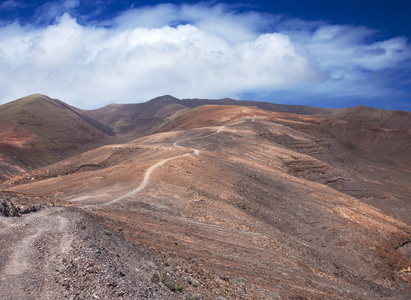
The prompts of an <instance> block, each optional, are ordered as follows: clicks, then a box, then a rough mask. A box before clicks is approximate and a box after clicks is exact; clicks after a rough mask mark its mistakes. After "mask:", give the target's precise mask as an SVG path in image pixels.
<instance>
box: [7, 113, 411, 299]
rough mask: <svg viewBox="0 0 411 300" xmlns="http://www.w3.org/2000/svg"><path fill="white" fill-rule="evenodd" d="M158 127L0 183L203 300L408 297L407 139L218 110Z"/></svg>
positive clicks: (345, 125)
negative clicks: (47, 201) (65, 205)
mask: <svg viewBox="0 0 411 300" xmlns="http://www.w3.org/2000/svg"><path fill="white" fill-rule="evenodd" d="M222 126H224V128H222ZM221 128H222V130H221V131H220V132H218V133H217V130H218V129H221ZM159 130H163V131H165V132H159V133H157V134H153V135H150V136H147V137H144V138H140V139H136V140H134V141H132V142H130V143H127V144H119V145H110V146H103V147H101V148H98V149H96V150H93V151H90V152H86V153H83V154H79V155H77V156H75V157H72V158H70V159H66V160H64V161H61V162H59V163H57V164H54V165H52V166H49V167H46V168H43V169H39V170H36V171H34V172H33V174H32V176H33V177H34V181H33V182H32V183H28V182H29V181H28V177H27V174H22V175H20V176H17V177H14V178H13V179H11V180H9V181H7V182H6V183H5V185H4V186H5V187H7V189H8V190H11V191H20V192H28V190H29V189H30V190H32V192H33V194H36V195H39V196H49V197H55V198H59V199H62V200H65V201H71V202H73V203H77V204H79V205H80V206H81V207H82V208H83V209H84V210H86V211H87V212H88V213H90V214H91V215H93V216H94V217H95V218H96V219H97V220H99V222H100V223H102V224H104V225H105V226H107V227H109V228H112V229H113V230H117V231H118V229H119V228H121V231H120V232H121V235H122V236H124V237H125V238H126V239H127V240H129V241H131V242H134V243H136V244H139V245H143V246H144V247H146V248H148V249H151V251H153V252H154V253H155V255H156V257H157V259H158V260H159V261H160V268H162V269H164V270H166V272H168V273H169V274H171V275H172V276H174V278H175V279H176V281H177V282H178V283H180V284H181V285H182V286H183V287H184V293H187V292H189V291H190V292H193V293H199V294H201V295H202V297H203V298H205V299H215V297H217V296H218V295H219V296H223V297H225V298H227V299H287V298H291V299H329V298H333V299H347V298H349V299H377V298H384V299H407V298H409V297H410V295H411V294H410V287H411V285H410V283H411V281H410V275H409V274H410V273H409V269H408V268H409V267H411V260H410V257H409V255H408V254H407V253H408V252H407V250H406V249H407V247H408V245H409V243H410V241H411V239H410V236H411V227H410V222H411V215H410V213H409V212H410V211H411V207H410V205H411V203H410V198H409V195H410V194H411V187H410V185H409V182H411V166H410V164H409V163H410V157H409V156H410V155H409V153H411V152H410V141H411V137H410V136H411V134H410V132H409V131H408V132H407V131H404V130H386V129H384V128H377V127H373V126H369V125H361V124H357V123H355V124H353V123H352V122H348V121H332V120H324V119H317V118H313V117H301V116H297V115H291V114H281V113H272V112H267V111H263V110H260V109H256V108H251V107H248V108H245V107H230V106H226V107H219V106H205V107H201V108H198V109H195V110H192V111H190V112H189V113H186V114H184V115H182V116H181V117H178V118H176V119H175V120H174V121H172V122H170V123H168V124H166V125H164V126H162V127H161V129H159ZM213 133H216V134H213ZM202 136H203V137H204V138H200V137H202ZM194 138H195V139H194ZM176 141H181V142H180V143H179V144H178V145H179V146H182V147H176V146H173V143H174V142H176ZM194 149H197V150H198V151H199V155H196V154H195V153H194ZM183 154H189V155H187V156H184V157H179V158H176V157H178V156H181V155H183ZM169 158H174V159H170V160H168V161H166V162H165V163H164V164H163V165H161V166H159V167H158V168H157V169H156V170H155V171H153V173H152V175H151V177H150V181H149V184H148V185H147V187H146V188H144V189H143V190H142V191H141V192H139V193H137V194H135V195H133V196H130V197H129V198H126V199H123V200H121V201H119V202H117V203H115V204H112V205H102V204H105V203H108V202H110V201H111V200H113V199H116V198H117V197H119V196H121V195H124V194H126V193H128V192H130V191H132V190H133V189H136V188H137V187H138V186H139V185H140V183H141V181H142V180H143V177H144V175H145V172H146V171H147V170H148V169H149V168H150V167H151V166H153V165H154V164H156V163H157V162H160V161H162V160H165V159H169ZM404 249H405V250H404ZM188 277H190V278H193V279H195V281H193V280H192V279H188Z"/></svg>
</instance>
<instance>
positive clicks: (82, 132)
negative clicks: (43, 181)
mask: <svg viewBox="0 0 411 300" xmlns="http://www.w3.org/2000/svg"><path fill="white" fill-rule="evenodd" d="M101 129H102V127H101V126H100V128H98V127H96V123H95V122H93V121H92V120H90V118H88V117H86V116H84V115H82V114H80V113H78V112H76V111H75V110H73V109H72V108H70V107H69V106H67V105H66V104H64V103H63V102H61V101H58V100H53V99H50V98H49V97H47V96H44V95H39V94H36V95H31V96H28V97H24V98H21V99H18V100H16V101H13V102H10V103H7V104H3V105H1V106H0V165H1V169H2V171H1V172H0V180H4V179H5V178H7V177H9V176H11V175H13V174H18V173H20V172H22V171H24V170H28V168H29V167H31V168H33V169H36V168H38V167H42V166H46V165H49V164H52V163H54V162H57V161H59V160H61V159H64V158H67V157H70V156H73V155H75V154H78V153H81V152H84V151H87V150H90V149H93V148H96V147H99V146H102V145H105V144H109V143H113V142H114V141H116V139H115V138H114V137H112V136H110V135H109V134H107V132H104V131H102V130H101Z"/></svg>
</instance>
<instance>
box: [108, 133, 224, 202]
mask: <svg viewBox="0 0 411 300" xmlns="http://www.w3.org/2000/svg"><path fill="white" fill-rule="evenodd" d="M224 128H225V126H221V127H220V128H219V129H217V130H216V132H213V133H210V134H207V135H205V136H199V137H192V138H187V139H183V140H179V141H176V142H174V143H173V146H174V147H178V148H185V147H183V146H180V145H179V144H180V143H182V142H185V141H191V140H196V139H203V138H206V137H209V136H212V135H215V134H217V133H219V132H221V130H223V129H224ZM192 150H193V151H194V154H195V155H200V151H199V150H198V149H194V148H193V149H192ZM188 155H191V154H190V153H186V154H183V155H179V156H175V157H171V158H167V159H163V160H161V161H159V162H158V163H156V164H154V165H152V166H151V167H150V168H149V169H148V170H147V171H146V173H145V174H144V178H143V181H142V182H141V184H140V185H139V186H138V187H137V188H135V189H134V190H132V191H130V192H128V193H127V194H124V195H122V196H120V197H118V198H116V199H113V200H111V201H108V202H106V203H104V204H103V205H110V204H114V203H117V202H119V201H121V200H123V199H125V198H128V197H130V196H132V195H135V194H137V193H139V192H141V191H142V190H143V189H144V188H145V187H146V186H147V184H148V183H149V182H150V176H151V173H153V171H154V170H155V169H157V168H158V167H160V166H161V165H163V164H164V163H166V162H167V161H169V160H172V159H177V158H181V157H185V156H188Z"/></svg>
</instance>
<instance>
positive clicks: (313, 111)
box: [180, 98, 333, 115]
mask: <svg viewBox="0 0 411 300" xmlns="http://www.w3.org/2000/svg"><path fill="white" fill-rule="evenodd" d="M180 103H181V104H183V105H185V106H187V107H189V108H195V107H198V106H202V105H231V106H232V105H235V106H255V107H259V108H261V109H264V110H268V111H275V112H284V113H293V114H300V115H329V114H332V111H333V109H327V108H320V107H313V106H303V105H286V104H275V103H269V102H260V101H249V100H234V99H230V98H224V99H216V100H211V99H196V98H195V99H182V100H180Z"/></svg>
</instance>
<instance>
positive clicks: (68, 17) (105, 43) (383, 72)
mask: <svg viewBox="0 0 411 300" xmlns="http://www.w3.org/2000/svg"><path fill="white" fill-rule="evenodd" d="M8 5H9V6H12V5H16V3H15V2H14V1H8ZM78 5H79V1H74V0H70V1H62V2H60V3H57V2H56V3H48V4H47V6H44V7H42V9H41V10H40V11H37V15H38V18H39V19H41V20H49V19H53V22H52V23H51V25H47V26H39V25H30V24H25V25H23V24H21V23H19V22H18V21H16V22H14V23H9V24H3V26H1V27H0V70H1V71H0V103H4V102H8V101H11V100H14V99H17V98H19V97H22V96H25V95H28V94H32V93H43V94H46V95H49V96H50V97H54V98H59V99H61V100H63V101H66V102H68V103H70V104H72V105H76V106H79V107H82V108H96V107H100V106H102V105H105V104H108V103H112V102H117V103H126V102H141V101H147V100H149V99H151V98H153V97H156V96H159V95H163V94H171V95H173V96H175V97H178V98H190V97H197V98H222V97H233V98H237V99H241V98H242V99H244V98H245V97H247V98H250V99H252V100H259V99H262V100H272V101H274V102H289V103H295V104H298V103H300V104H309V103H311V102H310V101H311V100H310V99H320V100H321V99H322V101H323V102H324V103H323V105H324V106H333V104H332V101H334V99H343V98H345V99H354V98H355V99H374V98H375V99H377V98H378V99H383V98H386V97H391V98H395V99H397V98H398V99H400V98H401V97H406V96H409V95H407V90H406V89H405V88H403V87H401V86H400V85H401V83H398V81H397V77H396V74H400V73H401V74H402V79H401V80H402V81H401V82H403V81H404V77H407V76H404V72H405V73H406V74H409V73H410V72H409V70H410V68H409V67H410V59H411V49H410V46H409V45H408V43H407V40H406V39H405V38H401V37H395V38H392V39H389V40H382V41H378V40H377V41H376V40H374V39H373V37H374V35H375V32H374V31H373V30H371V29H369V28H366V27H353V26H346V25H330V24H327V23H325V22H305V21H303V20H296V19H287V18H285V17H282V16H275V15H268V14H261V13H257V12H252V11H250V12H239V11H236V10H235V9H234V8H233V7H230V6H228V5H224V4H215V5H205V4H197V5H173V4H162V5H157V6H149V7H140V8H133V9H130V10H128V11H125V12H123V13H121V14H119V15H118V16H116V17H115V18H112V19H109V20H104V21H99V22H88V23H87V22H84V21H82V22H79V21H78V20H79V18H81V19H82V20H84V19H86V16H79V15H76V13H75V12H76V10H75V9H76V7H78ZM398 70H402V72H398ZM387 74H391V75H390V76H388V75H387ZM393 74H394V75H393ZM406 84H407V83H404V85H406ZM408 84H409V82H408Z"/></svg>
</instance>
